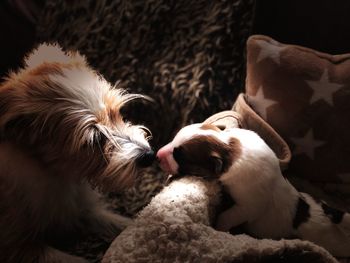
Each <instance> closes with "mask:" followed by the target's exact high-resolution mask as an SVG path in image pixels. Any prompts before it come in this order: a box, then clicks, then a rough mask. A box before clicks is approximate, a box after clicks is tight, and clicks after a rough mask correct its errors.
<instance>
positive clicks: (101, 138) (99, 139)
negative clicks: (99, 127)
mask: <svg viewBox="0 0 350 263" xmlns="http://www.w3.org/2000/svg"><path fill="white" fill-rule="evenodd" d="M106 141H107V137H106V136H105V135H104V134H103V133H102V132H100V131H97V132H95V133H94V139H93V144H94V145H99V146H100V147H103V146H104V145H105V144H106Z"/></svg>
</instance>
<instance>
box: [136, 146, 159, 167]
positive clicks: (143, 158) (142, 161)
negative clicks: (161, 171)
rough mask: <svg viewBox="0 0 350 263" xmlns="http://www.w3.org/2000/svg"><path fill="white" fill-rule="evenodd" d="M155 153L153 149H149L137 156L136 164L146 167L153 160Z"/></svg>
mask: <svg viewBox="0 0 350 263" xmlns="http://www.w3.org/2000/svg"><path fill="white" fill-rule="evenodd" d="M155 158H156V155H155V153H154V151H153V150H149V151H147V152H145V153H143V154H142V155H140V156H139V157H138V158H137V164H138V166H140V167H148V166H150V165H151V164H152V163H153V161H154V160H155Z"/></svg>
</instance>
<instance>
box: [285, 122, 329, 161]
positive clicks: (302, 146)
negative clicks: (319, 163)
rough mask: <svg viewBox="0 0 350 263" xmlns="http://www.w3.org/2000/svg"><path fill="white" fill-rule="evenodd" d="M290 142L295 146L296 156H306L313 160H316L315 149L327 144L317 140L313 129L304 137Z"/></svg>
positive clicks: (292, 139)
mask: <svg viewBox="0 0 350 263" xmlns="http://www.w3.org/2000/svg"><path fill="white" fill-rule="evenodd" d="M290 140H291V141H292V142H293V143H294V144H295V149H294V151H293V154H294V155H298V154H306V155H307V156H308V157H309V158H310V159H311V160H314V157H315V149H316V148H317V147H320V146H322V145H324V144H325V143H326V142H324V141H319V140H316V139H315V137H314V133H313V131H312V129H310V130H308V132H307V133H306V134H305V136H304V137H301V138H290Z"/></svg>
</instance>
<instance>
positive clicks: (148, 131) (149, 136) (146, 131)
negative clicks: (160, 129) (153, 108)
mask: <svg viewBox="0 0 350 263" xmlns="http://www.w3.org/2000/svg"><path fill="white" fill-rule="evenodd" d="M140 129H141V130H142V131H143V132H144V134H145V138H146V139H147V140H150V139H152V133H151V131H150V130H149V129H147V128H146V127H140Z"/></svg>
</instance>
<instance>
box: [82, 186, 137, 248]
mask: <svg viewBox="0 0 350 263" xmlns="http://www.w3.org/2000/svg"><path fill="white" fill-rule="evenodd" d="M82 206H83V207H85V209H84V210H85V211H86V212H85V213H84V221H85V223H86V225H87V227H85V226H84V228H86V229H88V231H89V232H92V233H94V234H97V235H98V236H100V237H102V238H103V239H105V240H106V241H112V240H113V239H114V238H115V237H116V236H117V235H118V234H119V233H120V232H121V231H122V230H123V229H124V228H126V227H127V226H128V225H130V224H131V223H132V221H133V220H132V219H131V218H128V217H125V216H121V215H118V214H116V213H113V212H112V211H110V210H108V208H107V205H106V204H105V202H104V201H103V200H102V198H101V195H100V194H99V193H98V192H96V191H94V190H92V189H91V188H90V187H89V188H86V191H84V193H83V194H81V195H80V207H82Z"/></svg>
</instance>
